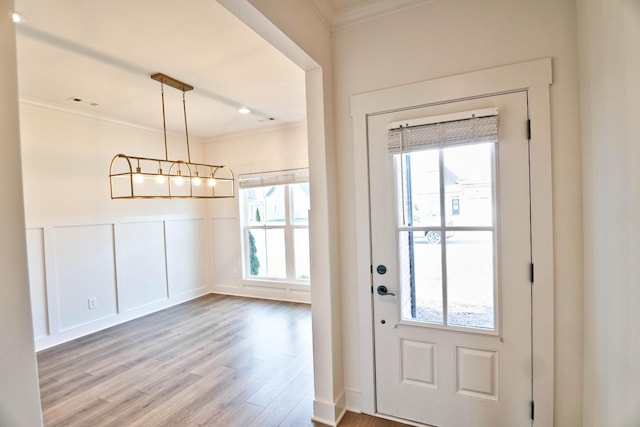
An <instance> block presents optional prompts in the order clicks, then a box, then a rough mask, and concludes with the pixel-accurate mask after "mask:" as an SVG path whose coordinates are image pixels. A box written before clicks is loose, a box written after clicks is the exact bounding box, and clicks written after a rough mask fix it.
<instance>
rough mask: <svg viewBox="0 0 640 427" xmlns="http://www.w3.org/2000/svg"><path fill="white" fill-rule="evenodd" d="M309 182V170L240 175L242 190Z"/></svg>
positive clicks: (239, 183) (239, 182)
mask: <svg viewBox="0 0 640 427" xmlns="http://www.w3.org/2000/svg"><path fill="white" fill-rule="evenodd" d="M300 182H309V169H291V170H286V171H277V172H266V173H261V174H251V175H240V176H239V177H238V186H239V187H240V188H255V187H271V186H274V185H285V184H295V183H300Z"/></svg>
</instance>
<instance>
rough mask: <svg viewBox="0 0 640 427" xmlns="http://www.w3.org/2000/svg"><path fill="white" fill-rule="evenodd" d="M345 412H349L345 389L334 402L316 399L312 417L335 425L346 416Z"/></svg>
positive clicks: (323, 422) (314, 419)
mask: <svg viewBox="0 0 640 427" xmlns="http://www.w3.org/2000/svg"><path fill="white" fill-rule="evenodd" d="M345 412H347V408H346V405H345V393H344V391H343V392H342V393H340V396H338V398H337V399H336V401H335V402H333V403H331V402H326V401H322V400H318V399H315V400H314V401H313V416H312V417H311V419H312V420H313V421H316V422H319V423H322V424H326V425H328V426H332V427H335V426H337V425H338V423H339V422H340V420H341V419H342V417H344V414H345Z"/></svg>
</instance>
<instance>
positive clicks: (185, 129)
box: [182, 90, 191, 163]
mask: <svg viewBox="0 0 640 427" xmlns="http://www.w3.org/2000/svg"><path fill="white" fill-rule="evenodd" d="M182 111H184V132H185V135H186V138H187V159H188V160H189V163H191V148H190V147H189V128H188V127H187V103H186V102H185V99H184V90H183V91H182Z"/></svg>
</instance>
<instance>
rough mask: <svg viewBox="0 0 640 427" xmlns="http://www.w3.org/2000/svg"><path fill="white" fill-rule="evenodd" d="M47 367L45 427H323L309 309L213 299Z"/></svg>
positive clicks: (359, 420)
mask: <svg viewBox="0 0 640 427" xmlns="http://www.w3.org/2000/svg"><path fill="white" fill-rule="evenodd" d="M38 367H39V373H40V392H41V398H42V408H43V415H44V422H45V426H82V427H85V426H86V427H102V426H113V427H124V426H127V427H128V426H144V427H149V426H152V427H162V426H166V427H181V426H225V427H232V426H239V427H240V426H242V427H247V426H249V427H252V426H256V427H257V426H260V427H269V426H291V427H311V426H316V427H319V426H321V424H318V423H313V422H311V421H310V420H311V413H312V401H313V369H312V351H311V313H310V309H309V306H307V305H303V304H293V303H284V302H276V301H263V300H255V299H247V298H237V297H229V296H222V295H207V296H204V297H201V298H198V299H196V300H193V301H190V302H187V303H184V304H180V305H178V306H175V307H171V308H168V309H166V310H163V311H160V312H157V313H154V314H151V315H148V316H145V317H142V318H140V319H136V320H133V321H131V322H127V323H124V324H121V325H118V326H115V327H113V328H110V329H107V330H104V331H101V332H98V333H95V334H92V335H89V336H86V337H83V338H79V339H77V340H75V341H71V342H68V343H65V344H62V345H59V346H57V347H54V348H51V349H47V350H44V351H41V352H40V353H38ZM340 426H341V427H349V426H358V427H386V426H389V427H391V426H402V424H399V423H394V422H390V421H385V420H382V419H378V418H375V417H370V416H367V415H363V414H353V413H347V414H346V415H345V417H344V418H343V420H342V422H341V423H340Z"/></svg>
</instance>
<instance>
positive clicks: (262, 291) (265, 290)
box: [210, 284, 311, 304]
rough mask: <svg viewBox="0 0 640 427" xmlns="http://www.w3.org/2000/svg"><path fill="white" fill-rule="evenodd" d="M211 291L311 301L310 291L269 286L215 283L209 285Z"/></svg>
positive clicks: (254, 296) (283, 299) (263, 297)
mask: <svg viewBox="0 0 640 427" xmlns="http://www.w3.org/2000/svg"><path fill="white" fill-rule="evenodd" d="M210 289H211V293H214V294H222V295H233V296H237V297H249V298H260V299H268V300H277V301H288V302H299V303H303V304H310V303H311V293H310V292H308V291H306V292H304V291H300V290H297V289H284V288H271V287H259V286H255V285H252V286H231V285H220V284H216V285H213V286H211V288H210Z"/></svg>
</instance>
